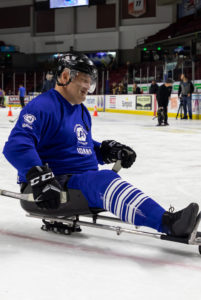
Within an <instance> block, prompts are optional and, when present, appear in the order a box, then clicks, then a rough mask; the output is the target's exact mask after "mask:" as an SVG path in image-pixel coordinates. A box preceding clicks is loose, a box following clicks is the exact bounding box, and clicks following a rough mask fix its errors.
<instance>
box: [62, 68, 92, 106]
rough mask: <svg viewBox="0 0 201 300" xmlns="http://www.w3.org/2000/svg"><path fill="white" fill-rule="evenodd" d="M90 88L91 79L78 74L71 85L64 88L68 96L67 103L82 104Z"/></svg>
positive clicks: (83, 74) (85, 75)
mask: <svg viewBox="0 0 201 300" xmlns="http://www.w3.org/2000/svg"><path fill="white" fill-rule="evenodd" d="M90 86H91V77H90V76H89V75H87V74H85V73H81V72H78V73H77V75H76V76H75V78H74V79H73V80H72V81H71V83H70V84H69V85H68V86H67V87H66V88H67V90H68V94H69V96H70V99H69V101H70V102H71V103H73V104H80V103H82V102H83V101H84V100H85V99H86V96H87V94H88V91H89V89H90Z"/></svg>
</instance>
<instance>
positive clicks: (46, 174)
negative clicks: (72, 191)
mask: <svg viewBox="0 0 201 300" xmlns="http://www.w3.org/2000/svg"><path fill="white" fill-rule="evenodd" d="M26 178H27V181H28V182H29V184H30V185H31V188H32V192H33V197H34V200H35V203H36V205H37V206H38V207H40V208H46V209H57V208H59V206H60V193H61V186H60V184H59V183H58V181H57V180H56V179H55V177H54V174H53V173H52V170H51V169H50V168H49V167H48V166H42V167H40V166H36V167H33V168H31V169H30V170H29V171H28V173H27V175H26Z"/></svg>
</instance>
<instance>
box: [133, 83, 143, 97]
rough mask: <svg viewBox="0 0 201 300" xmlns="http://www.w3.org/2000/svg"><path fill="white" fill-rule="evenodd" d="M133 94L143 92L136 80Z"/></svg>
mask: <svg viewBox="0 0 201 300" xmlns="http://www.w3.org/2000/svg"><path fill="white" fill-rule="evenodd" d="M133 94H141V90H140V88H139V86H137V83H136V82H134V83H133Z"/></svg>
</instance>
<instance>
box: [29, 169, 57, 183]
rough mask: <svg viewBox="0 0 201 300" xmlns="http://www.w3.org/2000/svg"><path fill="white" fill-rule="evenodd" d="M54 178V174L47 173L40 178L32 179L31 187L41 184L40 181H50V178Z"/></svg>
mask: <svg viewBox="0 0 201 300" xmlns="http://www.w3.org/2000/svg"><path fill="white" fill-rule="evenodd" d="M53 177H54V174H53V173H52V172H50V173H47V174H43V175H41V176H38V177H36V178H34V179H31V180H30V184H31V186H33V185H35V184H37V183H39V181H40V180H41V181H46V180H48V179H50V178H53Z"/></svg>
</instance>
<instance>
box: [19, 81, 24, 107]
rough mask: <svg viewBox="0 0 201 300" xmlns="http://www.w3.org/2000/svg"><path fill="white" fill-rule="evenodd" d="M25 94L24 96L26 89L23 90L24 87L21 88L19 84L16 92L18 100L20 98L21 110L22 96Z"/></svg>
mask: <svg viewBox="0 0 201 300" xmlns="http://www.w3.org/2000/svg"><path fill="white" fill-rule="evenodd" d="M25 94H26V89H25V87H23V85H22V84H20V86H19V90H18V95H19V98H20V104H21V107H22V108H23V107H24V96H25Z"/></svg>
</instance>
